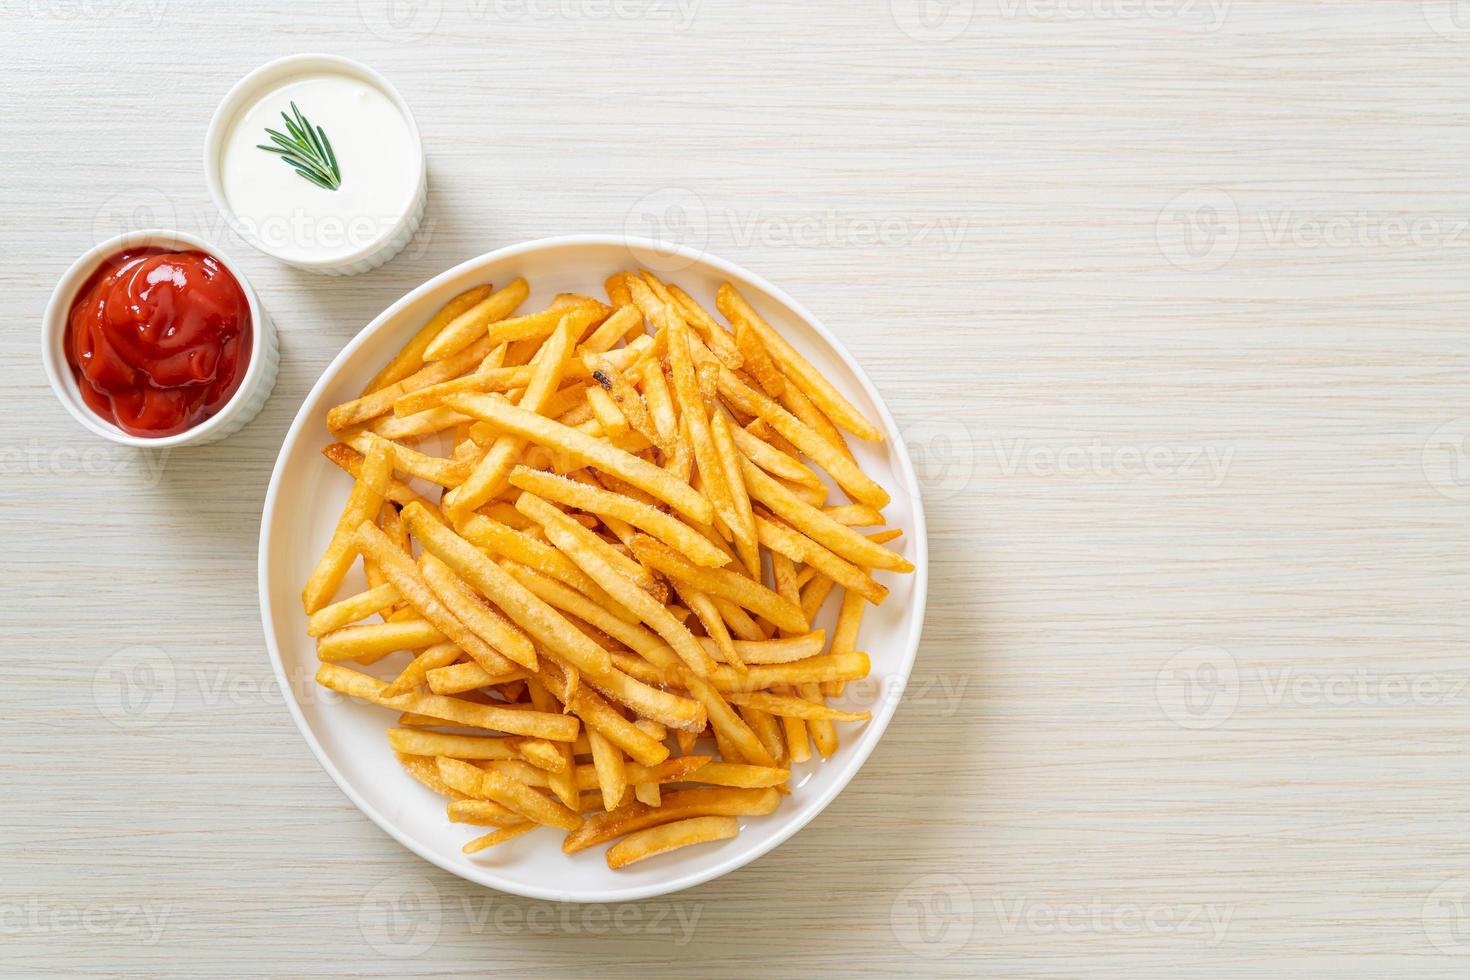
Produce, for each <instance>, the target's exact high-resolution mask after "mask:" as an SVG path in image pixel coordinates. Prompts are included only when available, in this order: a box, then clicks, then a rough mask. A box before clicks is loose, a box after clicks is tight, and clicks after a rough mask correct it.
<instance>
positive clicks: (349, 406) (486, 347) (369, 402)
mask: <svg viewBox="0 0 1470 980" xmlns="http://www.w3.org/2000/svg"><path fill="white" fill-rule="evenodd" d="M493 349H494V345H493V344H491V343H490V340H489V338H488V337H486V338H482V339H480V340H477V341H475V342H474V343H473V344H471V345H470V346H468V347H466V348H465V349H464V350H462V351H460V352H459V353H458V354H455V355H454V356H453V357H450V358H446V359H445V360H442V361H436V362H435V363H433V364H425V365H424V366H423V367H422V368H420V369H419V370H417V371H415V372H414V373H413V374H410V375H409V376H408V377H406V378H404V379H403V380H402V381H395V382H394V383H393V384H390V385H386V386H384V387H382V388H379V389H377V390H376V391H373V392H372V393H370V394H367V395H363V396H362V397H360V398H354V399H353V400H352V401H349V402H343V403H342V404H341V405H337V406H336V407H334V408H333V409H332V410H331V411H329V412H328V413H327V428H328V429H329V430H331V431H332V432H341V431H344V430H346V429H350V428H352V427H353V426H356V425H362V424H363V423H364V422H369V421H371V420H373V419H375V418H377V417H378V416H379V415H386V414H388V413H389V412H391V411H393V404H394V402H396V401H398V399H400V398H402V397H403V396H404V395H406V394H408V393H409V392H411V391H417V390H418V389H420V388H427V387H429V386H430V385H435V384H439V383H440V382H442V381H448V380H450V379H451V378H457V377H459V376H460V375H462V374H464V373H466V372H468V371H472V370H474V369H475V367H476V366H478V365H479V364H480V362H481V361H483V360H484V359H485V356H486V355H488V354H489V353H490V352H491V351H492V350H493ZM424 407H425V408H431V407H433V406H428V405H426V406H424Z"/></svg>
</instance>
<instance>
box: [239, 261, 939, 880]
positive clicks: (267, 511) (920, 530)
mask: <svg viewBox="0 0 1470 980" xmlns="http://www.w3.org/2000/svg"><path fill="white" fill-rule="evenodd" d="M588 245H591V246H613V247H618V248H624V249H627V250H628V251H629V252H630V253H631V256H630V257H631V258H632V259H633V260H634V261H635V262H636V261H637V253H638V251H639V250H642V251H644V252H645V253H646V252H656V253H660V254H669V255H677V256H679V257H681V258H687V259H689V260H690V262H691V264H693V263H703V264H705V265H708V266H712V267H714V268H715V269H717V270H719V271H721V272H724V273H726V274H727V275H730V276H733V277H734V278H737V279H743V280H745V281H748V282H750V283H752V284H754V285H755V286H757V287H759V288H760V289H762V290H764V291H765V292H766V293H767V294H768V295H769V296H771V297H772V298H774V299H776V300H777V301H778V302H780V303H782V304H784V305H785V306H786V308H787V309H788V310H790V311H791V312H792V313H793V314H794V315H795V316H797V317H798V318H800V319H801V320H802V321H804V322H805V323H806V325H807V326H809V327H811V328H812V329H813V330H815V331H816V333H817V335H818V336H819V337H821V339H822V340H823V341H824V342H825V343H826V344H827V345H828V346H829V347H830V348H831V349H832V350H833V351H834V352H835V353H836V354H837V356H838V358H839V359H840V360H841V361H842V362H843V363H844V365H846V367H847V368H848V369H849V370H850V371H852V373H853V376H854V377H855V378H856V379H857V381H858V384H859V385H860V386H861V387H862V388H863V390H864V392H865V393H866V394H867V396H868V399H869V400H870V401H871V402H872V404H873V406H874V408H875V409H876V410H877V413H878V416H879V419H880V421H881V422H882V423H883V429H884V437H885V440H886V441H887V442H888V443H889V446H890V452H891V453H892V455H893V463H894V469H895V471H896V472H897V474H898V475H899V477H900V478H901V480H902V481H903V482H904V483H905V484H907V485H906V486H905V487H903V491H904V492H906V493H907V494H909V496H910V498H911V499H912V506H913V524H914V527H913V528H912V538H911V540H912V541H913V542H914V557H913V564H914V573H913V574H914V583H913V589H914V592H913V599H912V607H913V610H914V616H913V619H912V621H911V624H910V626H909V628H908V635H907V636H906V637H904V640H903V644H902V656H901V659H900V662H899V663H898V664H897V665H896V666H895V669H894V670H893V671H892V672H891V674H890V675H889V677H890V682H891V683H897V684H898V685H899V691H898V696H896V697H884V698H882V699H880V702H879V705H878V710H877V711H876V712H875V713H874V715H873V718H872V720H871V721H870V722H869V723H868V730H867V731H868V733H869V734H868V735H867V737H866V738H864V739H863V740H862V742H860V743H859V744H857V745H856V746H855V747H854V755H852V756H851V757H849V758H848V760H847V761H846V763H845V769H846V771H845V772H844V773H842V774H839V776H838V778H837V779H836V780H834V782H833V785H832V786H831V787H830V788H829V789H828V790H826V791H825V792H823V793H821V794H820V795H818V796H817V797H816V798H815V800H814V801H808V802H807V805H806V807H805V812H804V813H798V814H797V815H796V816H795V817H794V818H793V819H792V820H791V821H790V822H789V823H788V824H786V825H785V826H783V827H781V828H779V829H776V830H773V831H771V832H769V833H768V834H767V835H766V836H765V837H764V838H763V839H761V840H759V841H757V842H755V843H754V846H753V848H752V849H750V850H749V851H745V852H740V853H737V854H734V855H731V856H730V857H727V858H724V859H723V860H720V861H716V862H715V863H713V864H711V865H709V866H707V867H701V868H697V869H694V870H691V871H689V872H687V873H683V874H679V875H676V876H674V877H672V878H670V879H669V880H666V881H662V882H650V883H646V884H641V885H629V886H627V887H624V888H621V889H612V890H610V891H606V892H598V893H596V894H577V893H573V892H569V891H564V890H558V889H555V888H545V887H541V886H539V885H532V884H526V883H524V882H519V881H514V880H510V879H505V878H502V877H501V876H499V875H498V874H496V871H495V869H494V868H490V867H484V868H481V867H473V866H472V867H464V866H458V865H452V864H450V863H449V862H447V861H444V860H440V857H439V855H437V854H436V853H434V852H433V851H432V850H430V849H429V848H428V847H427V846H423V845H421V844H420V842H419V841H418V839H417V838H415V837H413V836H412V835H410V834H407V833H405V832H401V831H400V830H399V829H398V828H397V827H396V826H394V824H393V823H392V822H391V821H389V820H388V819H387V818H386V816H385V815H384V814H382V813H380V812H379V811H378V810H377V809H376V808H375V807H374V806H373V805H372V804H370V803H369V802H368V801H367V800H366V799H364V798H363V797H362V796H361V795H360V794H359V793H358V792H357V790H356V788H355V787H354V785H353V784H352V783H351V782H350V781H349V780H347V779H346V778H345V777H344V776H343V775H342V773H341V772H340V771H339V770H338V769H337V767H336V766H335V765H333V763H332V761H331V759H329V758H328V757H327V755H326V752H325V750H324V749H323V748H322V745H321V742H320V740H319V739H318V738H317V737H316V734H315V732H314V731H313V730H312V728H311V726H310V725H309V724H308V723H307V721H306V718H305V716H304V715H303V714H302V712H301V707H300V705H299V704H298V703H297V695H296V690H295V687H294V685H293V684H292V681H291V679H290V678H289V677H288V676H287V675H286V669H285V664H284V663H283V661H282V659H281V651H280V648H279V646H278V645H277V643H276V630H275V622H274V620H273V619H272V617H271V611H270V604H269V602H268V600H267V596H268V595H269V589H268V585H267V575H266V568H267V556H268V545H269V538H270V528H271V526H272V524H273V522H274V518H275V510H276V497H277V493H278V491H279V489H280V480H281V476H282V471H283V469H284V467H285V464H286V458H287V456H288V455H289V453H290V450H292V449H294V448H295V446H296V443H297V442H298V441H299V440H300V439H301V437H302V434H303V431H304V429H305V426H306V423H307V415H308V409H309V408H310V407H311V406H312V405H313V404H314V403H315V401H316V400H317V398H318V397H319V395H320V394H321V392H322V390H323V388H324V387H325V386H326V385H327V384H328V383H329V379H332V378H334V377H335V376H336V375H337V373H338V372H339V371H340V370H341V368H342V365H343V364H344V363H345V362H346V361H347V360H348V358H350V357H351V356H352V354H353V353H354V352H355V351H356V350H357V349H358V348H360V347H361V346H362V345H363V344H365V343H367V341H368V338H370V337H372V336H373V335H374V334H376V333H377V332H379V331H380V330H383V329H386V328H387V325H388V324H389V323H390V322H391V321H392V320H393V319H394V318H395V317H396V316H397V315H398V313H399V312H400V311H401V310H403V309H404V308H406V307H408V306H409V305H410V304H412V303H414V302H417V300H418V299H419V298H420V297H422V296H423V295H424V294H426V293H429V292H432V291H433V290H435V289H437V288H438V287H439V286H440V285H442V284H443V283H445V282H447V281H449V280H451V279H453V278H455V277H457V276H459V275H461V274H463V273H464V272H466V271H468V270H470V269H472V268H474V267H476V266H482V265H489V264H491V263H494V262H501V261H504V260H506V259H513V258H516V257H518V256H521V255H524V254H526V253H528V252H535V251H540V250H542V249H549V248H561V247H567V246H588ZM905 530H906V531H908V530H909V529H905ZM256 587H257V593H258V598H259V602H260V617H261V627H262V630H263V632H264V635H265V645H266V651H267V653H268V654H269V655H270V660H271V666H272V668H273V669H274V670H275V674H276V681H277V683H278V684H279V685H280V687H281V691H282V700H284V701H285V703H286V708H287V710H288V711H289V712H290V714H291V718H292V720H293V721H294V722H295V723H296V730H297V731H298V732H299V733H300V734H301V737H302V738H303V739H304V740H305V742H306V744H307V746H308V747H310V749H311V752H312V755H313V756H315V757H316V761H317V764H318V765H320V766H321V767H322V769H323V771H325V772H326V774H327V775H328V776H330V777H331V779H332V782H333V783H335V784H336V786H337V788H338V789H339V790H341V792H342V794H343V795H344V796H346V797H347V798H348V799H349V800H350V801H351V802H352V803H353V805H355V806H356V807H357V808H358V810H360V811H361V812H362V813H363V814H364V815H366V816H367V817H368V819H370V820H371V821H372V822H373V823H375V824H377V826H378V827H379V829H381V830H382V831H384V832H385V833H386V834H388V835H389V836H390V837H392V838H393V839H394V840H396V841H398V843H399V844H401V845H403V847H405V848H406V849H408V850H409V851H411V852H413V853H414V854H416V855H418V856H419V857H420V858H422V859H423V860H425V861H428V862H429V863H430V864H432V865H434V866H435V867H438V868H440V869H442V870H444V871H447V872H449V873H450V874H452V875H455V876H456V877H459V878H463V879H464V880H466V881H470V882H473V883H474V884H477V885H480V886H482V887H486V888H493V889H496V890H497V891H502V892H505V893H507V894H511V895H519V896H521V897H523V898H531V899H539V900H542V901H553V902H588V903H591V902H601V903H606V902H628V901H637V900H639V899H644V898H653V897H656V896H661V895H670V894H673V893H675V892H679V891H683V890H685V889H687V888H693V887H694V886H696V885H701V884H704V883H705V882H708V881H712V880H714V879H716V878H719V877H722V876H723V875H726V874H728V873H730V872H731V871H734V870H736V869H738V868H742V867H744V866H745V865H747V864H751V863H753V862H754V861H756V860H758V859H760V858H761V857H764V856H765V855H766V854H769V853H770V852H771V851H772V850H774V849H775V848H777V847H779V846H780V845H781V844H783V843H785V842H786V841H787V840H789V839H790V838H791V837H793V836H794V835H795V834H796V833H797V832H798V831H800V830H801V829H802V828H804V827H805V826H806V825H807V824H809V823H811V821H812V820H814V819H815V818H816V816H817V815H818V814H819V813H821V812H822V811H823V810H825V809H826V808H827V807H828V806H829V805H830V804H831V803H832V801H833V800H834V799H836V798H837V796H838V795H839V794H840V793H841V792H842V791H843V790H844V789H846V788H847V786H848V784H849V783H851V782H852V781H853V780H854V779H855V778H856V777H857V774H858V772H859V771H860V770H861V769H862V767H863V765H864V764H865V763H866V762H867V760H868V757H869V756H871V755H872V753H873V750H874V749H875V748H877V746H878V743H879V742H880V741H882V738H883V735H884V733H885V732H886V731H887V729H888V724H889V722H890V721H891V720H892V719H893V716H894V714H895V713H896V712H897V710H898V705H899V702H900V701H901V700H902V695H903V693H904V691H905V689H906V688H907V686H908V681H909V678H910V676H911V675H912V673H913V667H914V661H915V659H917V656H918V651H919V642H920V639H921V637H922V635H923V629H924V614H925V611H926V607H927V603H928V593H929V541H928V529H927V524H926V522H925V519H924V504H923V497H922V495H921V494H920V490H919V482H918V479H917V477H916V475H915V473H914V467H913V461H912V459H910V457H909V453H908V447H907V446H906V445H905V443H904V441H903V434H902V432H901V431H900V430H899V427H898V424H897V422H895V420H894V418H893V415H892V414H891V413H890V412H889V410H888V405H887V403H886V402H885V401H884V399H883V397H882V395H881V394H879V392H878V389H877V388H876V386H874V384H873V381H872V379H871V378H869V377H868V374H867V372H866V371H864V370H863V367H862V364H861V363H860V362H859V361H858V359H857V358H856V357H854V356H853V355H852V352H851V351H849V350H848V349H847V347H846V346H845V345H844V344H843V343H842V342H841V341H840V340H838V339H837V337H836V336H835V335H834V334H833V333H832V332H831V331H830V330H828V329H827V326H826V325H825V324H823V323H822V321H821V320H819V319H818V318H817V317H816V316H815V315H814V314H813V313H812V312H811V311H810V310H808V309H807V308H806V307H805V306H804V305H802V304H801V303H799V302H797V301H796V300H795V299H794V298H793V297H792V296H790V295H789V294H788V293H787V292H786V291H785V290H783V289H781V288H780V287H778V286H776V285H775V284H773V283H771V282H770V281H769V280H768V279H766V277H765V276H762V275H759V274H757V273H754V272H751V271H750V270H749V269H746V268H744V267H743V266H740V265H737V264H735V263H733V262H730V261H728V260H726V259H722V258H720V257H719V256H716V255H713V254H711V253H709V252H708V251H705V250H704V249H696V248H691V247H688V246H684V245H677V244H673V243H669V242H659V241H654V240H652V239H647V238H639V237H635V236H630V235H608V234H603V235H557V236H551V237H547V238H535V239H530V240H528V241H524V242H518V243H516V244H512V245H507V246H504V247H501V248H498V249H493V250H492V251H489V252H485V253H483V254H481V255H477V256H475V257H473V258H470V259H467V260H465V261H463V262H460V263H459V264H457V265H455V266H452V267H451V268H449V269H446V270H445V271H443V272H441V273H439V274H438V275H436V276H433V277H431V278H429V279H427V280H425V281H424V282H422V283H420V284H419V285H417V286H415V287H413V288H412V289H410V290H408V291H407V292H406V293H404V294H403V295H402V296H400V297H399V298H398V299H397V300H395V301H394V302H393V303H391V304H389V305H388V307H387V308H385V309H384V310H383V311H382V312H381V313H379V314H378V315H377V316H375V317H374V318H373V319H372V320H370V321H369V322H368V323H367V325H366V326H364V327H363V328H362V329H361V330H359V331H358V332H357V333H356V335H354V336H353V337H352V338H351V339H350V340H348V341H347V343H346V344H344V345H343V346H342V349H341V350H340V351H338V352H337V355H336V356H335V357H334V358H332V361H331V363H329V364H328V365H327V366H326V367H325V368H323V369H322V372H321V374H320V375H319V376H318V377H317V379H316V381H315V382H313V384H312V386H311V389H310V390H309V391H308V392H307V393H306V395H305V396H304V397H303V398H302V401H301V404H300V406H299V407H298V408H297V410H296V415H295V417H294V418H293V419H292V420H291V425H290V427H289V428H288V429H287V430H286V435H285V436H284V438H282V440H281V445H280V448H279V449H278V450H277V452H276V461H275V464H274V465H273V466H272V467H271V476H270V482H269V483H268V484H267V486H266V492H265V502H264V504H263V505H262V507H261V515H260V540H259V544H258V548H257V553H256Z"/></svg>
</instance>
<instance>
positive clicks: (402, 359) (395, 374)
mask: <svg viewBox="0 0 1470 980" xmlns="http://www.w3.org/2000/svg"><path fill="white" fill-rule="evenodd" d="M491 291H492V290H491V286H490V284H489V283H486V284H485V285H483V286H472V287H471V288H469V289H466V290H465V291H464V292H462V293H460V294H459V295H458V296H456V297H454V299H452V300H450V301H449V302H448V303H445V304H444V307H443V308H442V309H440V310H439V312H438V313H435V314H434V315H433V316H432V317H430V319H429V322H428V323H426V324H424V325H423V327H421V328H420V329H419V332H418V333H416V334H414V335H413V337H412V338H410V339H409V341H408V343H406V344H404V345H403V348H402V349H401V350H400V351H399V352H398V353H397V354H394V355H393V357H392V359H391V360H389V361H388V363H387V364H385V365H384V366H383V370H381V371H379V372H378V373H377V374H375V375H373V380H371V381H369V382H368V383H367V387H365V388H364V389H363V390H362V393H363V394H364V395H371V394H372V393H373V392H375V391H377V390H378V389H379V388H386V387H387V386H388V385H391V384H394V383H396V382H399V381H402V380H403V379H404V378H406V377H408V376H409V375H410V374H413V373H414V372H415V371H417V370H419V369H420V368H422V367H423V366H424V348H426V347H428V346H429V342H430V341H432V340H433V339H434V338H435V337H437V336H438V335H439V331H441V330H443V329H444V328H445V327H446V326H448V325H449V323H450V322H451V321H452V320H454V318H455V317H457V316H459V315H460V314H461V313H463V312H464V311H465V310H468V309H469V308H470V307H472V306H474V305H475V304H476V303H478V302H480V301H481V300H482V299H484V298H485V297H486V296H489V295H490V293H491Z"/></svg>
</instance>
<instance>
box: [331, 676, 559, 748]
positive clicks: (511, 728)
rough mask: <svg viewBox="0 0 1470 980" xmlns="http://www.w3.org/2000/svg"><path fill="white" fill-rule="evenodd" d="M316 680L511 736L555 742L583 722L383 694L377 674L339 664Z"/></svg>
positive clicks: (370, 698)
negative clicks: (360, 671) (373, 674)
mask: <svg viewBox="0 0 1470 980" xmlns="http://www.w3.org/2000/svg"><path fill="white" fill-rule="evenodd" d="M316 681H317V683H318V684H320V685H322V686H323V687H327V688H331V689H332V690H334V691H337V692H338V693H341V694H346V695H348V696H349V697H354V698H358V699H360V700H363V701H370V702H372V703H373V704H379V705H382V706H383V707H385V708H393V709H394V710H397V711H409V712H413V713H415V714H423V715H429V716H431V717H434V718H442V719H444V720H445V721H452V722H456V723H458V724H461V725H467V726H469V727H471V728H484V729H488V730H490V731H501V732H507V733H509V734H511V735H530V736H533V737H535V738H545V739H550V740H551V741H555V742H570V741H573V740H574V739H576V737H577V731H578V729H580V728H581V724H580V722H578V721H577V719H576V718H573V717H571V716H570V715H558V714H550V713H546V712H540V711H521V710H516V709H511V708H507V707H502V706H497V705H492V704H480V703H478V702H475V701H466V700H463V699H462V698H449V697H443V696H442V695H438V694H416V693H413V692H410V693H408V694H400V695H398V696H397V697H384V695H383V689H384V688H386V687H387V686H388V685H386V684H384V683H383V682H382V681H380V680H378V679H377V678H376V677H372V676H370V675H368V674H363V673H359V672H358V671H355V670H349V669H347V668H346V667H342V666H339V665H337V664H322V666H321V667H320V668H319V669H318V670H317V672H316Z"/></svg>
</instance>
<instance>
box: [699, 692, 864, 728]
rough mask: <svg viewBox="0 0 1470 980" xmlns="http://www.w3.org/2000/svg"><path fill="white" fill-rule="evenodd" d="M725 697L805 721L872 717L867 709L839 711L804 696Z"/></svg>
mask: <svg viewBox="0 0 1470 980" xmlns="http://www.w3.org/2000/svg"><path fill="white" fill-rule="evenodd" d="M727 697H728V698H729V700H730V703H731V704H743V705H749V706H750V707H752V708H759V709H760V710H762V711H768V712H770V713H771V714H773V715H775V716H776V717H778V718H801V719H803V720H805V721H811V720H819V721H868V720H869V719H871V718H872V717H873V715H872V713H871V712H868V711H863V712H851V711H839V710H838V709H837V708H830V707H828V706H826V705H823V704H817V703H814V702H812V701H808V700H806V699H805V698H799V697H791V696H789V695H783V694H767V693H766V692H764V691H755V692H751V693H748V694H737V693H731V694H729V695H727Z"/></svg>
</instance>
